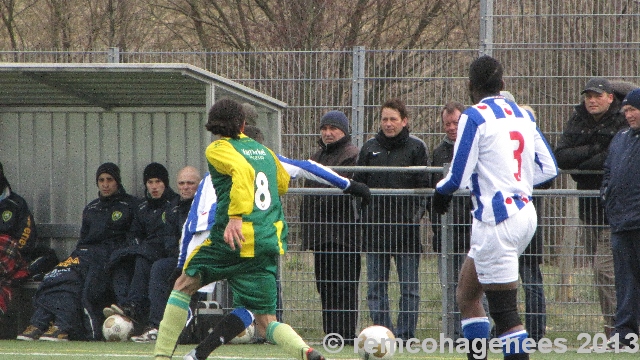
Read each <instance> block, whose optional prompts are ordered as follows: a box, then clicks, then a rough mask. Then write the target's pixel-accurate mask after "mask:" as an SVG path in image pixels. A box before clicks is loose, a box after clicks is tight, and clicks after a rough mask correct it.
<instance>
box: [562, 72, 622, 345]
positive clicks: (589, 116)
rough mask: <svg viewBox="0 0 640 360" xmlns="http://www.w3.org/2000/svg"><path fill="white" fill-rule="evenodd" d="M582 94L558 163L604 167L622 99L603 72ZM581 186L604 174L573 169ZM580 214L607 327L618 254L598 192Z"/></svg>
mask: <svg viewBox="0 0 640 360" xmlns="http://www.w3.org/2000/svg"><path fill="white" fill-rule="evenodd" d="M581 94H582V95H583V96H584V100H583V101H582V102H581V103H580V104H579V105H577V106H576V107H575V110H574V112H573V115H571V118H570V119H569V121H568V122H567V123H566V125H565V126H564V131H563V133H562V137H561V138H560V141H559V143H558V146H557V148H556V150H555V152H554V154H555V156H556V160H557V161H558V167H559V168H560V169H563V170H602V168H603V165H604V161H605V159H606V157H607V153H608V151H607V150H608V148H609V143H610V142H611V139H613V136H614V135H615V134H616V133H617V132H618V130H620V129H621V128H623V127H624V126H625V125H626V122H625V119H624V115H623V114H622V113H620V101H619V100H618V99H617V98H616V97H615V96H614V94H613V88H612V86H611V83H610V82H609V81H608V80H607V79H605V78H601V77H595V78H592V79H591V80H589V82H587V85H586V86H585V88H584V90H582V92H581ZM571 177H572V178H573V180H575V182H576V183H577V189H578V190H597V189H600V185H601V183H602V175H599V174H571ZM578 214H579V217H580V221H581V222H582V224H583V225H586V226H584V227H582V231H584V236H583V237H582V238H583V239H584V240H585V244H584V246H585V253H586V254H587V255H590V256H592V257H593V272H594V278H595V279H594V280H595V284H596V288H597V291H598V297H599V299H600V308H601V310H602V315H603V317H604V321H605V323H604V325H605V332H607V333H609V332H610V329H611V328H612V327H613V325H614V316H613V314H614V312H615V309H616V298H615V293H614V272H613V256H612V254H611V247H610V242H609V239H610V235H611V232H610V229H609V227H608V226H607V220H606V219H605V216H604V209H603V207H602V205H601V204H600V202H599V201H598V199H597V198H595V197H580V198H579V199H578Z"/></svg>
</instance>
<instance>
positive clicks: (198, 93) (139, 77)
mask: <svg viewBox="0 0 640 360" xmlns="http://www.w3.org/2000/svg"><path fill="white" fill-rule="evenodd" d="M221 97H230V98H233V99H236V100H238V101H241V102H250V103H252V104H254V105H255V106H256V107H259V108H263V109H262V110H267V111H269V112H271V111H277V112H280V111H281V110H282V109H283V108H284V107H286V103H284V102H282V101H279V100H276V99H274V98H272V97H270V96H267V95H265V94H262V93H260V92H258V91H255V90H252V89H250V88H248V87H246V86H244V85H241V84H239V83H237V82H234V81H232V80H229V79H226V78H224V77H221V76H218V75H216V74H213V73H211V72H209V71H206V70H204V69H201V68H198V67H196V66H193V65H189V64H120V63H104V64H95V63H91V64H84V63H82V64H71V63H69V64H58V63H51V64H42V63H5V64H0V106H2V107H32V108H33V107H99V108H102V109H104V110H106V111H109V110H113V109H116V108H123V107H194V106H196V107H200V106H201V107H203V108H204V109H208V108H209V107H210V105H211V104H212V103H213V101H214V99H219V98H221ZM264 108H267V109H264ZM278 117H279V116H278Z"/></svg>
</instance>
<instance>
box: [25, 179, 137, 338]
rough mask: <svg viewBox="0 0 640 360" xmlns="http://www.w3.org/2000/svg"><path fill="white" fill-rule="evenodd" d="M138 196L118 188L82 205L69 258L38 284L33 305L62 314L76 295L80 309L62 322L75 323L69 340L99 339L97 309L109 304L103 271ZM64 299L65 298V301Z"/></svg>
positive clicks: (100, 319) (121, 243) (119, 242)
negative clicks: (78, 235)
mask: <svg viewBox="0 0 640 360" xmlns="http://www.w3.org/2000/svg"><path fill="white" fill-rule="evenodd" d="M138 203H139V199H137V198H136V197H134V196H131V195H129V194H127V193H126V191H125V190H124V188H122V187H120V189H119V190H118V192H117V193H116V194H114V195H112V196H109V197H99V198H98V199H95V200H93V201H91V202H90V203H89V204H87V206H85V208H84V210H83V212H82V227H81V230H80V240H79V241H78V243H77V245H76V248H75V249H74V250H73V252H72V253H71V255H70V256H69V258H67V259H66V260H64V261H62V262H61V263H59V264H58V265H57V266H56V267H55V268H54V269H53V270H52V271H51V272H49V273H47V274H46V275H45V277H44V279H43V281H42V282H41V283H40V285H39V287H38V290H37V292H36V296H35V298H34V305H35V306H40V307H44V308H45V309H47V310H49V311H50V312H52V313H54V314H57V316H62V314H67V312H65V311H62V312H59V311H57V309H58V308H59V307H61V306H64V307H69V306H74V304H75V302H74V301H75V300H76V299H78V298H79V299H80V306H81V309H79V311H80V312H81V314H78V315H77V316H76V317H74V318H73V319H66V322H67V323H76V322H77V326H76V327H74V332H73V334H70V335H71V336H72V337H73V339H78V340H83V339H87V340H99V339H101V338H102V322H103V321H104V316H103V315H102V309H103V308H104V307H105V306H108V305H110V304H112V303H113V295H112V294H111V292H110V288H109V286H108V284H109V281H108V277H107V273H106V271H105V268H106V264H107V261H108V260H109V256H110V254H111V252H112V251H114V250H115V249H117V248H119V247H122V246H124V244H125V242H126V235H127V231H128V230H129V227H130V226H131V223H132V222H133V218H134V214H135V210H136V209H137V207H138ZM67 301H71V302H70V303H67Z"/></svg>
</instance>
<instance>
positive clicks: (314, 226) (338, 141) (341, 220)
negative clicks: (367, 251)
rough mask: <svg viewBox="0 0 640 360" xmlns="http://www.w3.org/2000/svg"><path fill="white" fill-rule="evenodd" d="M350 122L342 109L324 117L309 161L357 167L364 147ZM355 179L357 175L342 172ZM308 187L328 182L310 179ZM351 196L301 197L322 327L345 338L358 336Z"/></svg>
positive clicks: (357, 274) (305, 241)
mask: <svg viewBox="0 0 640 360" xmlns="http://www.w3.org/2000/svg"><path fill="white" fill-rule="evenodd" d="M350 134H351V132H350V131H349V120H348V119H347V116H346V115H345V114H344V113H343V112H342V111H338V110H332V111H329V112H327V113H326V114H324V115H323V116H322V118H321V119H320V138H319V139H318V145H319V146H320V149H318V151H316V152H315V153H314V154H313V155H311V157H310V158H309V159H310V160H313V161H315V162H317V163H320V164H322V165H327V166H355V165H356V160H357V159H358V152H359V149H358V148H357V147H356V146H355V145H353V143H352V142H351V135H350ZM340 175H342V176H344V177H348V178H351V177H352V176H353V174H352V173H349V174H346V173H341V174H340ZM304 187H309V188H323V187H327V188H328V187H329V186H328V185H323V184H320V183H319V182H316V181H313V180H305V183H304ZM351 205H352V204H351V199H350V198H349V197H346V196H341V195H307V196H304V197H303V198H302V205H301V206H300V221H301V222H302V241H303V243H302V246H303V249H305V250H313V251H314V265H315V279H316V289H317V290H318V293H319V294H320V299H321V302H322V328H323V330H324V332H325V333H326V334H331V333H336V334H339V335H340V336H342V338H343V339H346V340H347V341H348V340H351V341H353V339H354V338H356V336H357V333H356V326H357V322H358V282H359V281H360V236H358V234H357V233H356V225H355V222H356V218H355V214H354V212H353V208H352V206H351Z"/></svg>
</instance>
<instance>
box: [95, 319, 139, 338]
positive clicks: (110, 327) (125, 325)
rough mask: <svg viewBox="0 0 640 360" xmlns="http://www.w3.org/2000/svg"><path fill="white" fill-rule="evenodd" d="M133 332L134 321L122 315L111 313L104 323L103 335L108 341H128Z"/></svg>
mask: <svg viewBox="0 0 640 360" xmlns="http://www.w3.org/2000/svg"><path fill="white" fill-rule="evenodd" d="M132 332H133V322H132V321H131V319H129V318H127V317H124V316H122V315H118V314H115V315H111V316H109V317H108V318H107V319H106V320H105V321H104V323H103V324H102V335H103V336H104V338H105V340H107V341H127V340H129V338H130V337H131V333H132Z"/></svg>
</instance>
